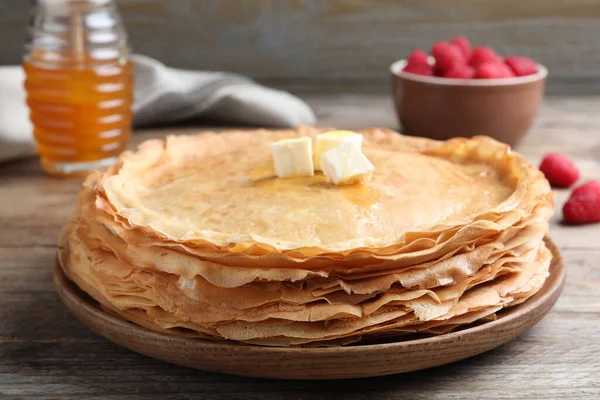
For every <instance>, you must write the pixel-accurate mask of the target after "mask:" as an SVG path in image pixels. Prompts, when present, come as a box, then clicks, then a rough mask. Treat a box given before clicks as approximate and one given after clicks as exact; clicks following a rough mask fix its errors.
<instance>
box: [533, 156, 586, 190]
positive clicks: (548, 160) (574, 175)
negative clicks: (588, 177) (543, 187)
mask: <svg viewBox="0 0 600 400" xmlns="http://www.w3.org/2000/svg"><path fill="white" fill-rule="evenodd" d="M540 171H542V172H543V173H544V175H545V176H546V179H548V182H550V185H552V186H553V187H558V188H568V187H570V186H571V185H573V184H574V183H575V182H577V180H578V179H579V170H578V169H577V166H576V165H575V163H574V162H573V161H571V160H570V159H569V158H567V157H566V156H564V155H562V154H559V153H550V154H548V155H546V156H545V157H544V159H543V160H542V163H541V164H540Z"/></svg>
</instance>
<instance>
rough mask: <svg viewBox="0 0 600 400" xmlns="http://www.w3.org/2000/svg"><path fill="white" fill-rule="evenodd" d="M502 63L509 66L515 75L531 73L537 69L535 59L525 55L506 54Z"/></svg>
mask: <svg viewBox="0 0 600 400" xmlns="http://www.w3.org/2000/svg"><path fill="white" fill-rule="evenodd" d="M504 63H505V64H506V65H508V66H509V68H510V69H511V70H512V71H513V72H514V73H515V75H516V76H525V75H533V74H535V73H537V71H538V68H537V64H536V63H535V61H533V60H532V59H531V58H527V57H521V56H508V57H506V58H505V59H504Z"/></svg>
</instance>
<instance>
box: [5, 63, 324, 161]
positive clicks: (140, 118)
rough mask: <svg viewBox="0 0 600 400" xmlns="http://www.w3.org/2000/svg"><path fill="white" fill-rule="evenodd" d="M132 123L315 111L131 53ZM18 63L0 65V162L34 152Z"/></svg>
mask: <svg viewBox="0 0 600 400" xmlns="http://www.w3.org/2000/svg"><path fill="white" fill-rule="evenodd" d="M132 59H133V61H134V63H135V69H134V76H135V93H134V96H135V102H134V105H133V111H134V115H135V118H134V124H135V125H136V126H147V125H151V124H156V123H170V122H178V121H183V120H189V119H202V118H210V119H213V120H220V121H223V122H226V123H228V124H232V125H254V126H265V127H294V126H296V125H312V124H314V123H315V115H314V113H313V112H312V110H311V109H310V107H309V106H308V105H307V104H306V103H304V102H303V101H302V100H300V99H298V98H297V97H295V96H293V95H291V94H289V93H287V92H283V91H279V90H274V89H270V88H267V87H264V86H261V85H259V84H257V83H256V82H254V81H252V80H250V79H248V78H246V77H244V76H241V75H236V74H230V73H223V72H204V71H187V70H178V69H174V68H169V67H167V66H165V65H163V64H161V63H160V62H158V61H156V60H154V59H152V58H149V57H145V56H141V55H134V56H132ZM23 80H24V75H23V71H22V70H21V67H18V66H8V67H0V162H2V161H7V160H11V159H16V158H21V157H25V156H31V155H33V154H35V146H34V142H33V136H32V127H31V123H30V122H29V117H28V113H29V111H28V109H27V106H26V104H25V92H24V90H23Z"/></svg>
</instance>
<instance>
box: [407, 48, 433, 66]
mask: <svg viewBox="0 0 600 400" xmlns="http://www.w3.org/2000/svg"><path fill="white" fill-rule="evenodd" d="M407 64H408V65H429V57H428V56H427V53H425V52H424V51H423V50H421V49H417V50H413V51H412V52H411V53H410V55H409V56H408V61H407Z"/></svg>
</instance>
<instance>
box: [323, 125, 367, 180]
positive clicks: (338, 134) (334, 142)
mask: <svg viewBox="0 0 600 400" xmlns="http://www.w3.org/2000/svg"><path fill="white" fill-rule="evenodd" d="M362 142H363V136H362V135H361V134H358V133H356V132H352V131H332V132H326V133H321V134H319V135H317V141H316V143H315V154H314V157H313V158H314V163H315V171H321V170H322V168H321V156H322V155H323V153H325V152H326V151H327V150H331V149H334V148H336V147H338V146H339V145H340V144H342V143H352V144H354V145H355V146H356V147H358V149H359V150H360V148H361V147H362Z"/></svg>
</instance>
